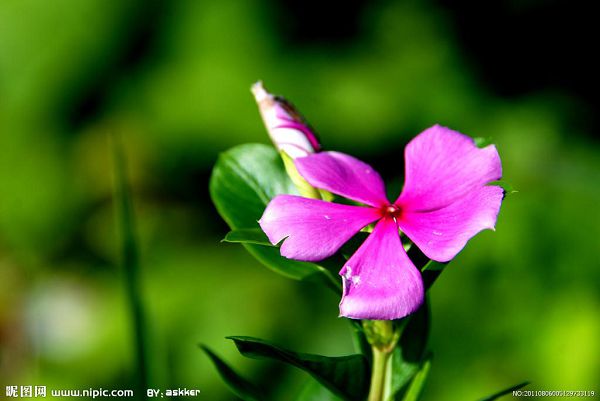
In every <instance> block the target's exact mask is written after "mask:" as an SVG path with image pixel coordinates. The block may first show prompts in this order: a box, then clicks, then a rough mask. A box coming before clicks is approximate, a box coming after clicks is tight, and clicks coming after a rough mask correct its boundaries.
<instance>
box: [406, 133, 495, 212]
mask: <svg viewBox="0 0 600 401" xmlns="http://www.w3.org/2000/svg"><path fill="white" fill-rule="evenodd" d="M405 164H406V174H405V182H404V189H403V190H402V193H401V194H400V197H399V198H398V199H397V200H396V202H395V203H396V204H397V205H399V206H400V207H401V208H402V209H404V210H411V211H426V210H435V209H439V208H443V207H446V206H448V205H450V204H451V203H452V202H454V201H456V200H457V199H459V198H461V197H464V196H470V192H471V191H473V190H475V189H478V188H480V187H482V186H483V185H485V184H487V183H489V182H491V181H495V180H498V179H500V177H501V176H502V165H501V163H500V157H499V156H498V151H497V150H496V147H495V146H494V145H489V146H487V147H485V148H483V149H479V148H478V147H477V146H475V142H474V141H473V139H471V138H470V137H468V136H465V135H463V134H460V133H458V132H456V131H453V130H451V129H448V128H445V127H441V126H439V125H434V126H433V127H431V128H428V129H426V130H425V131H423V132H422V133H421V134H419V135H417V136H416V137H415V138H414V139H413V140H412V141H410V143H409V144H408V145H407V146H406V150H405Z"/></svg>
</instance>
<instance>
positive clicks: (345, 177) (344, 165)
mask: <svg viewBox="0 0 600 401" xmlns="http://www.w3.org/2000/svg"><path fill="white" fill-rule="evenodd" d="M295 163H296V167H297V168H298V172H299V173H300V175H301V176H302V177H304V179H305V180H306V181H308V183H309V184H310V185H312V186H313V187H317V188H321V189H325V190H327V191H329V192H333V193H334V194H337V195H340V196H343V197H345V198H349V199H352V200H355V201H357V202H362V203H365V204H367V205H370V206H375V207H381V206H384V205H387V204H389V203H390V202H389V201H388V200H387V197H386V195H385V186H384V184H383V180H382V179H381V177H380V176H379V174H378V173H377V171H375V170H374V169H373V167H371V166H369V165H368V164H366V163H364V162H362V161H360V160H358V159H356V158H354V157H352V156H349V155H347V154H344V153H340V152H321V153H317V154H313V155H309V156H306V157H300V158H298V159H296V161H295Z"/></svg>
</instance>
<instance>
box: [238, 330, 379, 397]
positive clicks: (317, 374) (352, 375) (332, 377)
mask: <svg viewBox="0 0 600 401" xmlns="http://www.w3.org/2000/svg"><path fill="white" fill-rule="evenodd" d="M227 338H229V339H231V340H233V341H234V342H235V345H236V346H237V348H238V350H239V351H240V353H241V354H242V355H244V356H246V357H248V358H254V359H270V360H275V361H280V362H284V363H287V364H289V365H292V366H295V367H297V368H299V369H302V370H304V371H305V372H307V373H308V374H310V375H311V376H312V377H313V378H314V379H315V380H317V381H318V382H319V383H321V384H322V385H324V386H325V387H327V388H328V389H329V390H331V391H332V392H334V393H335V394H336V395H337V396H339V397H341V398H343V399H344V400H349V401H362V400H364V399H365V398H366V396H367V392H368V391H369V379H370V377H369V375H370V372H369V366H368V364H367V361H366V359H365V357H364V356H362V355H348V356H341V357H326V356H322V355H314V354H304V353H298V352H294V351H289V350H287V349H284V348H281V347H278V346H276V345H273V344H270V343H268V342H266V341H264V340H260V339H256V338H252V337H227Z"/></svg>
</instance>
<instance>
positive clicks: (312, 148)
mask: <svg viewBox="0 0 600 401" xmlns="http://www.w3.org/2000/svg"><path fill="white" fill-rule="evenodd" d="M252 93H254V97H255V99H256V103H257V104H258V107H259V110H260V114H261V116H262V118H263V121H264V123H265V126H266V127H267V131H268V132H269V136H270V137H271V140H272V141H273V144H274V145H275V147H276V148H277V149H278V150H279V151H284V152H285V153H287V154H288V155H289V156H290V157H291V158H292V159H295V158H296V157H300V156H306V155H308V154H311V153H314V152H318V151H319V150H320V148H321V145H320V144H319V142H318V141H317V137H316V136H315V134H314V133H313V132H312V130H311V128H310V127H309V126H308V124H307V123H306V122H305V121H304V118H302V116H300V113H298V112H297V111H296V109H295V108H294V107H293V106H292V105H291V104H290V103H289V102H287V101H286V100H285V99H283V98H281V97H279V96H273V95H272V94H270V93H269V92H267V91H266V90H265V88H264V87H263V85H262V82H260V81H259V82H257V83H255V84H254V85H253V86H252Z"/></svg>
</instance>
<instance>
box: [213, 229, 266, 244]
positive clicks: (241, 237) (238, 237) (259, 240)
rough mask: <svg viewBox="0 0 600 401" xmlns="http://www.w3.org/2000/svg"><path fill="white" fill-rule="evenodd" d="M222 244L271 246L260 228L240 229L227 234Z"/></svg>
mask: <svg viewBox="0 0 600 401" xmlns="http://www.w3.org/2000/svg"><path fill="white" fill-rule="evenodd" d="M223 242H232V243H242V244H243V243H246V244H256V245H263V246H273V245H272V244H271V243H270V242H269V239H268V238H267V236H266V235H265V233H264V232H263V230H261V229H260V228H241V229H239V230H231V231H229V232H228V233H227V235H226V236H225V238H223Z"/></svg>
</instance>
